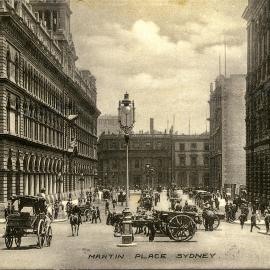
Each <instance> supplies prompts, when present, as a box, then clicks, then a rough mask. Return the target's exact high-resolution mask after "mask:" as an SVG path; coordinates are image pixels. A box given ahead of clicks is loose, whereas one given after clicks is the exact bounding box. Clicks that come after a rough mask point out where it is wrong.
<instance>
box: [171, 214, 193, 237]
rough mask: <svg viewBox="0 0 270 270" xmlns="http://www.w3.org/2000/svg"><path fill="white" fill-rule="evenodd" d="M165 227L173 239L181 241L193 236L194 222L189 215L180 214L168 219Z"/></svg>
mask: <svg viewBox="0 0 270 270" xmlns="http://www.w3.org/2000/svg"><path fill="white" fill-rule="evenodd" d="M167 228H168V232H169V236H170V237H171V238H172V239H173V240H175V241H180V242H183V241H188V240H190V239H191V238H192V237H193V236H194V234H195V231H196V224H195V222H194V221H193V219H192V218H191V217H189V216H187V215H182V214H180V215H176V216H174V217H173V218H171V219H170V221H169V223H168V225H167Z"/></svg>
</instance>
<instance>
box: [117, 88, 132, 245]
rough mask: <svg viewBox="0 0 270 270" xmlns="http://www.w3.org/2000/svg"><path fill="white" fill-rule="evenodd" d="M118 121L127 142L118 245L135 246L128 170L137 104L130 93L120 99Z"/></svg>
mask: <svg viewBox="0 0 270 270" xmlns="http://www.w3.org/2000/svg"><path fill="white" fill-rule="evenodd" d="M118 121H119V125H120V128H121V130H122V131H123V132H124V137H125V142H126V157H127V182H126V209H124V210H123V215H124V219H123V223H122V226H123V228H122V243H121V244H118V246H121V247H123V246H124V247H126V246H134V245H136V244H135V243H133V231H132V221H131V212H130V210H129V209H128V207H129V170H128V143H129V134H130V133H131V131H132V128H133V126H134V123H135V106H134V101H132V102H131V101H130V100H129V96H128V93H126V94H125V95H124V99H123V100H122V101H119V107H118Z"/></svg>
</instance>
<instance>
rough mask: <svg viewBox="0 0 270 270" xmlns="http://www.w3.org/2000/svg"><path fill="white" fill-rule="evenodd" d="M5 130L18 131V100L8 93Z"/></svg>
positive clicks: (15, 132)
mask: <svg viewBox="0 0 270 270" xmlns="http://www.w3.org/2000/svg"><path fill="white" fill-rule="evenodd" d="M6 109H7V118H6V119H7V131H8V132H10V133H13V134H18V133H19V127H20V100H19V98H18V97H16V96H15V95H13V94H8V99H7V108H6Z"/></svg>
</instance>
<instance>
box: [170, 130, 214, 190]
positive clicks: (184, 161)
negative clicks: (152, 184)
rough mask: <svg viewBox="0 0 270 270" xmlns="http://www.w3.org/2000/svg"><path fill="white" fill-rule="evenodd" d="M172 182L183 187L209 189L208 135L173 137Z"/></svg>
mask: <svg viewBox="0 0 270 270" xmlns="http://www.w3.org/2000/svg"><path fill="white" fill-rule="evenodd" d="M173 141H174V153H173V156H174V167H173V173H174V179H175V180H174V182H175V184H176V185H177V186H183V187H194V188H195V187H204V188H208V187H209V134H207V133H206V134H202V135H174V136H173Z"/></svg>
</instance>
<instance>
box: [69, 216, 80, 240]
mask: <svg viewBox="0 0 270 270" xmlns="http://www.w3.org/2000/svg"><path fill="white" fill-rule="evenodd" d="M69 222H70V225H71V230H72V236H74V232H75V234H76V233H77V236H78V234H79V228H80V219H79V215H78V214H70V216H69Z"/></svg>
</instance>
